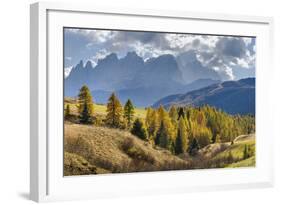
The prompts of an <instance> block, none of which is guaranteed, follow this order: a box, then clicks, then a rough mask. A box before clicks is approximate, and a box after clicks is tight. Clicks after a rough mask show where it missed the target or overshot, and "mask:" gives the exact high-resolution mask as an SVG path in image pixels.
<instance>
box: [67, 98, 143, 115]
mask: <svg viewBox="0 0 281 205" xmlns="http://www.w3.org/2000/svg"><path fill="white" fill-rule="evenodd" d="M66 104H69V105H70V111H71V113H72V114H74V115H78V112H77V105H78V104H77V103H76V102H75V101H74V100H70V99H67V100H65V106H66ZM94 114H97V115H101V116H105V115H106V105H101V104H94ZM145 116H146V110H145V109H144V108H135V117H138V118H142V119H144V118H145Z"/></svg>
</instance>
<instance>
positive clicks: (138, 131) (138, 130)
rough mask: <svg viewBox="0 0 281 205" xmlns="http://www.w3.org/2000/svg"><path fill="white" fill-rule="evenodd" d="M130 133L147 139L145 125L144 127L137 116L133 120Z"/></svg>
mask: <svg viewBox="0 0 281 205" xmlns="http://www.w3.org/2000/svg"><path fill="white" fill-rule="evenodd" d="M131 133H132V134H133V135H136V136H137V137H139V138H140V139H142V140H147V139H148V136H147V130H146V127H145V125H144V123H143V121H142V120H141V119H139V118H137V119H136V120H135V121H134V123H133V128H132V130H131Z"/></svg>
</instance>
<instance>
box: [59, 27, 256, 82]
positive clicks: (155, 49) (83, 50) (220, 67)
mask: <svg viewBox="0 0 281 205" xmlns="http://www.w3.org/2000/svg"><path fill="white" fill-rule="evenodd" d="M190 50H193V51H195V52H196V56H197V59H198V60H199V61H200V62H201V63H202V64H203V65H204V66H206V67H208V68H210V69H213V70H215V71H217V72H218V73H219V74H220V76H221V78H222V80H237V79H241V78H246V77H253V76H255V60H256V39H255V38H254V37H238V36H216V35H202V34H201V35H200V34H174V33H157V32H143V31H142V32H137V31H115V30H95V29H78V28H77V29H76V28H65V29H64V65H65V68H64V70H65V75H66V76H67V75H68V73H69V72H70V70H71V69H72V68H73V66H75V65H76V64H78V63H79V61H80V60H83V62H84V63H86V62H87V61H91V62H92V64H93V66H95V65H96V64H97V62H98V60H99V59H103V58H105V57H106V56H107V55H109V54H110V53H116V54H117V56H118V57H119V58H122V57H124V56H125V55H126V54H127V52H131V51H135V52H136V53H137V54H138V55H139V56H140V57H142V58H143V59H144V60H147V59H149V58H152V57H158V56H160V55H163V54H172V55H174V56H175V57H177V56H178V55H180V54H181V53H183V52H187V51H190Z"/></svg>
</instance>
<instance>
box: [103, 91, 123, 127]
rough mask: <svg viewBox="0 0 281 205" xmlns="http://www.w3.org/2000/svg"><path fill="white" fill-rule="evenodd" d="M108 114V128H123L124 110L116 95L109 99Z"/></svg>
mask: <svg viewBox="0 0 281 205" xmlns="http://www.w3.org/2000/svg"><path fill="white" fill-rule="evenodd" d="M106 112H107V114H106V123H107V125H108V126H110V127H115V128H120V127H122V126H123V121H122V114H123V108H122V105H121V103H120V101H119V99H118V98H117V96H116V95H115V94H114V93H112V94H111V96H110V97H109V99H108V103H107V109H106Z"/></svg>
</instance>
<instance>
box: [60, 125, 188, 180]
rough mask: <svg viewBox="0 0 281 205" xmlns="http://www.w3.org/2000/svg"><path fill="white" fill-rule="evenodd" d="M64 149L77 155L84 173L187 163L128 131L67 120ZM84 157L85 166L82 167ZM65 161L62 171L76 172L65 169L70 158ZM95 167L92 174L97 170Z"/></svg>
mask: <svg viewBox="0 0 281 205" xmlns="http://www.w3.org/2000/svg"><path fill="white" fill-rule="evenodd" d="M128 144H129V145H128ZM127 145H128V146H127ZM126 146H127V147H126ZM125 147H126V148H125ZM64 148H65V151H66V152H67V153H71V154H75V155H73V156H72V157H76V158H77V159H74V161H75V162H76V164H78V165H79V167H80V168H81V169H82V170H86V171H85V173H87V171H88V167H90V169H91V167H94V168H95V169H98V170H102V171H101V172H97V173H106V172H134V171H157V170H169V169H185V168H187V166H188V163H187V162H186V161H184V160H182V159H180V158H179V157H177V156H174V155H172V154H171V153H170V152H169V151H167V150H164V149H161V148H158V147H153V146H152V145H151V144H149V143H147V142H145V141H142V140H140V139H138V138H137V137H135V136H133V135H131V134H130V133H129V132H127V131H122V130H117V129H110V128H105V127H96V126H87V125H79V124H71V123H66V124H65V144H64ZM79 157H81V158H79ZM83 160H85V161H84V164H86V165H87V166H88V167H83V166H82V165H83ZM65 161H66V162H67V163H66V162H65V164H64V165H65V166H64V167H65V173H64V174H65V175H71V174H72V173H71V170H74V171H75V173H76V170H77V169H74V168H72V169H68V165H69V164H71V163H70V162H69V161H70V160H69V159H68V160H65ZM77 161H78V162H77ZM87 163H88V164H87ZM72 164H73V163H72ZM81 164H82V165H81ZM94 168H93V171H92V174H95V173H96V172H95V169H94ZM69 170H70V171H69ZM75 173H74V174H75Z"/></svg>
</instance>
